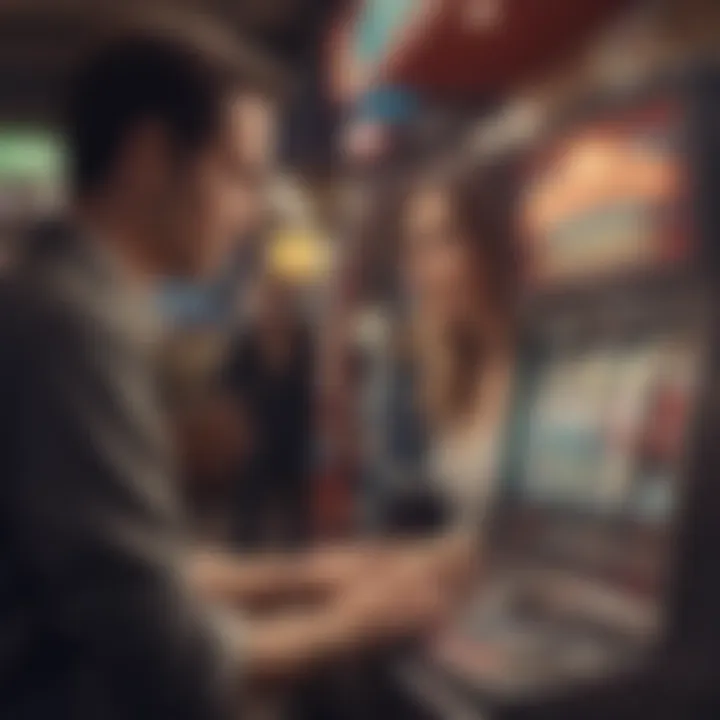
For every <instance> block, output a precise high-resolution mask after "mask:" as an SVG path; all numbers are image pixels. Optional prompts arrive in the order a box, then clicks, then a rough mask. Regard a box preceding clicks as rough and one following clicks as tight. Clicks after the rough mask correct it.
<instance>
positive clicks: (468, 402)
mask: <svg viewBox="0 0 720 720" xmlns="http://www.w3.org/2000/svg"><path fill="white" fill-rule="evenodd" d="M512 176H513V172H512V167H511V166H510V165H505V164H496V165H493V166H489V167H482V168H477V167H472V168H467V167H452V168H445V169H441V170H436V171H435V172H432V173H428V174H427V175H424V176H423V177H422V178H421V179H420V181H419V182H417V183H414V184H413V186H412V188H411V194H413V193H415V192H422V191H427V190H429V191H436V192H441V193H443V195H445V196H446V197H447V199H448V201H449V203H450V206H451V212H452V214H453V221H454V222H455V223H456V225H457V229H458V231H459V236H460V237H461V238H462V239H463V240H464V241H465V242H466V243H467V249H468V254H469V256H470V258H471V260H472V263H473V267H474V268H475V270H476V273H475V274H476V276H477V282H478V286H480V284H482V285H483V286H484V291H483V292H484V295H483V297H482V298H479V299H478V301H479V302H482V303H485V304H486V306H485V307H484V308H483V309H482V310H480V309H478V316H477V317H476V318H472V317H471V318H468V319H467V320H466V321H465V322H463V323H461V324H459V325H456V326H454V327H448V328H447V329H446V330H445V332H443V334H442V336H441V337H437V336H436V337H435V338H432V339H430V338H427V337H426V338H425V341H424V342H423V332H422V325H423V318H422V317H419V318H416V321H417V325H416V328H417V329H418V331H419V332H418V340H419V342H418V345H417V349H418V354H419V355H418V361H419V370H420V381H421V397H422V400H423V403H424V406H425V407H424V411H425V413H426V414H427V416H428V419H429V421H430V423H431V424H432V425H435V426H437V425H440V426H446V425H448V424H452V423H454V422H455V421H457V420H458V419H461V418H463V417H466V416H467V415H468V414H469V413H471V412H472V411H473V410H474V409H475V407H476V403H477V401H478V387H479V385H480V383H481V381H482V374H483V371H484V370H485V368H486V362H487V359H488V357H489V355H491V354H492V353H494V352H497V351H501V352H502V351H503V350H504V349H506V348H507V346H508V345H509V344H510V343H511V342H512V336H513V333H514V327H515V320H516V306H517V299H518V294H519V288H518V283H519V267H518V256H517V252H516V243H515V231H514V224H515V223H514V207H513V205H514V203H513V181H512Z"/></svg>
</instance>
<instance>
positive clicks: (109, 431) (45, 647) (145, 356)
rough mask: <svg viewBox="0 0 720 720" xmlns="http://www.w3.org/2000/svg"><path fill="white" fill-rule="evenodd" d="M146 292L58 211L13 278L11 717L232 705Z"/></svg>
mask: <svg viewBox="0 0 720 720" xmlns="http://www.w3.org/2000/svg"><path fill="white" fill-rule="evenodd" d="M152 317H153V314H152V312H151V307H150V305H149V304H148V302H147V298H146V297H144V296H143V293H142V292H140V291H139V290H138V289H137V288H132V287H130V285H129V284H128V283H127V282H126V281H125V279H124V278H123V277H122V274H121V273H119V272H117V268H115V267H114V266H113V262H112V261H111V259H110V258H109V257H105V256H103V255H102V253H101V252H99V251H98V250H97V248H94V247H93V246H92V245H91V244H90V243H86V242H83V241H81V240H79V238H78V237H76V236H75V235H74V234H73V233H72V232H70V231H68V230H62V229H60V228H54V229H52V230H49V231H47V230H46V231H45V232H43V233H40V234H39V235H38V236H37V237H35V238H34V239H33V240H32V242H31V243H30V246H29V247H28V253H27V258H26V260H25V262H23V264H22V266H21V268H20V270H19V271H18V272H17V273H16V275H15V276H13V277H12V278H10V279H8V280H7V281H4V284H3V285H2V286H1V287H0V423H1V425H2V427H1V428H0V444H1V452H0V463H1V464H2V465H1V468H2V469H1V470H0V476H1V477H2V483H1V485H0V488H1V489H0V513H1V514H2V517H1V518H0V717H2V718H4V719H5V720H8V719H12V718H23V719H24V718H33V719H34V718H38V719H40V718H42V719H43V720H44V719H45V718H53V719H54V720H58V719H60V718H63V719H64V718H68V719H69V718H77V719H78V720H85V719H86V718H88V719H89V718H93V719H96V718H97V719H98V720H113V719H114V718H117V719H118V720H119V719H125V718H127V719H132V720H139V719H141V718H153V720H163V719H165V718H167V719H168V720H170V719H171V718H172V720H181V719H187V720H201V719H202V720H215V719H218V720H220V719H223V720H224V719H225V718H228V717H230V716H231V715H232V714H233V710H234V709H235V707H234V705H235V699H236V698H235V693H234V689H235V686H236V681H237V680H238V673H237V667H236V666H237V659H238V657H237V655H238V649H237V643H238V637H237V636H236V635H235V633H236V629H235V627H234V625H232V626H231V627H230V628H228V626H226V625H223V628H222V629H221V628H220V627H219V626H218V623H217V616H216V614H215V613H214V611H212V610H211V609H210V608H208V607H206V606H205V605H204V604H203V603H202V602H201V601H199V600H198V599H197V598H196V597H194V595H193V594H192V592H191V591H190V589H189V588H188V587H187V586H186V585H185V584H184V582H183V580H182V576H181V575H182V573H181V563H182V558H183V551H184V548H183V538H182V529H181V523H180V518H179V509H178V507H177V503H176V497H175V490H174V488H173V479H174V478H173V467H172V460H171V453H170V452H169V447H168V443H167V440H166V438H165V428H164V423H163V418H162V412H161V409H160V405H159V402H158V398H157V397H156V393H157V383H156V382H155V378H154V377H153V355H154V352H155V341H156V340H157V328H156V326H155V325H154V322H153V321H152Z"/></svg>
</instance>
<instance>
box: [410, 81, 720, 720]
mask: <svg viewBox="0 0 720 720" xmlns="http://www.w3.org/2000/svg"><path fill="white" fill-rule="evenodd" d="M718 181H720V84H718V78H717V77H716V76H715V75H714V73H713V72H711V71H706V70H698V69H695V70H693V71H688V70H684V71H682V72H679V71H678V72H676V74H675V76H674V77H672V78H667V77H666V78H663V79H656V80H654V81H652V82H646V83H645V86H644V87H642V88H638V87H634V88H624V89H623V90H621V91H616V92H613V93H607V94H606V95H605V96H604V97H602V98H600V99H597V100H594V101H593V102H592V103H588V104H586V105H585V106H584V107H583V108H581V109H579V110H578V109H575V110H574V111H573V112H572V113H569V114H568V116H567V117H565V118H564V119H562V121H559V122H557V123H554V124H553V127H552V128H550V129H548V130H547V131H546V132H544V133H543V134H542V137H541V138H539V139H538V140H537V141H534V142H533V148H532V149H531V151H530V152H529V157H528V159H527V162H525V163H523V170H522V172H521V180H520V187H519V191H518V197H517V216H518V223H519V232H518V235H519V241H520V243H521V245H522V248H523V256H524V301H523V310H522V314H521V323H520V333H519V337H520V342H519V352H518V361H517V369H516V381H515V390H514V400H513V403H512V408H511V412H510V419H509V423H508V430H507V438H506V443H505V445H506V448H505V451H504V455H505V461H504V464H503V470H502V472H501V477H500V478H499V480H500V487H499V491H498V493H499V499H498V507H497V511H496V513H495V517H494V520H493V523H492V528H491V532H490V534H489V538H488V539H487V541H486V544H487V546H488V547H489V549H490V550H489V553H488V555H489V557H488V558H487V562H488V568H487V571H486V572H485V574H484V576H483V579H482V581H481V582H480V583H479V586H478V588H477V591H476V593H475V595H474V597H473V599H472V602H471V603H469V605H468V606H467V607H466V608H464V609H463V611H462V612H461V613H460V614H459V615H458V616H457V617H456V618H455V619H454V620H453V622H452V623H451V625H450V626H449V627H447V628H445V629H444V630H443V632H441V633H440V635H439V636H438V637H437V638H436V639H434V640H433V642H432V643H431V644H430V647H429V648H428V649H426V650H425V651H423V652H422V653H419V654H418V655H417V656H416V657H414V658H412V659H411V660H409V661H408V662H407V663H406V664H405V665H403V666H402V667H401V668H400V670H401V673H400V674H401V675H402V677H403V682H404V683H405V684H406V686H408V687H411V688H412V689H413V692H414V693H415V694H416V695H417V696H418V697H421V699H422V700H423V703H422V704H423V705H424V706H425V707H427V708H431V709H432V712H431V715H435V716H437V717H447V718H451V720H456V718H458V719H459V718H545V717H547V718H554V719H555V720H558V719H560V718H568V719H570V718H578V719H580V718H582V719H583V720H587V719H588V718H594V717H598V718H611V717H612V718H613V719H614V720H616V719H617V718H625V717H627V718H641V717H642V718H675V719H679V718H694V717H708V716H717V715H709V714H708V713H709V710H708V708H709V707H711V706H712V707H713V708H716V707H717V706H716V705H715V704H714V703H715V692H716V691H715V690H714V685H716V683H715V681H714V680H713V679H712V673H713V671H712V668H713V667H718V666H720V665H718V663H717V659H718V655H720V652H719V651H718V646H720V642H719V640H718V639H719V638H720V633H718V629H719V627H720V619H719V618H718V617H717V616H720V602H718V600H719V599H720V598H719V596H720V592H719V590H718V577H717V576H718V575H720V566H719V565H718V563H717V561H716V559H715V557H714V556H715V553H716V552H717V550H716V548H720V497H717V496H718V495H719V494H720V493H719V491H718V490H719V489H720V485H718V483H720V477H717V474H718V470H720V463H719V462H718V457H717V455H716V454H717V447H718V446H720V422H719V421H718V417H719V416H718V407H719V405H718V399H719V397H718V390H719V388H718V380H717V379H716V378H717V372H716V357H717V353H718V349H719V347H720V345H719V344H718V332H717V328H718V323H717V318H716V315H717V308H718V307H720V304H719V300H720V297H718V295H719V287H718V276H717V272H718V246H720V210H719V209H720V201H719V200H718V199H717V198H716V197H715V195H716V194H718V193H720V182H718Z"/></svg>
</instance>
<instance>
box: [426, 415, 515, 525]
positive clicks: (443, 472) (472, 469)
mask: <svg viewBox="0 0 720 720" xmlns="http://www.w3.org/2000/svg"><path fill="white" fill-rule="evenodd" d="M500 432H501V428H500V427H493V428H492V429H490V428H488V427H487V424H483V425H482V426H479V425H478V423H475V424H474V425H473V424H471V425H469V426H468V427H464V428H461V429H460V430H459V431H457V432H453V433H448V434H446V435H444V436H443V437H440V438H438V439H437V441H436V442H435V443H434V445H433V447H432V449H431V454H430V470H431V477H432V478H433V482H434V483H435V484H436V487H437V488H438V490H439V491H440V492H441V493H442V494H443V495H444V496H445V497H446V498H448V499H449V501H450V506H451V510H452V513H453V521H454V522H455V523H457V524H459V525H468V526H469V527H472V528H478V527H479V526H480V524H481V523H482V521H483V520H484V517H485V515H486V513H487V510H488V507H489V505H490V502H491V500H492V494H493V490H494V484H495V477H496V475H497V471H498V464H499V455H500Z"/></svg>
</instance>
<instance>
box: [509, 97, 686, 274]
mask: <svg viewBox="0 0 720 720" xmlns="http://www.w3.org/2000/svg"><path fill="white" fill-rule="evenodd" d="M674 119H675V118H674V117H673V113H672V112H671V111H670V110H669V109H667V108H661V109H658V108H654V109H653V110H652V111H649V112H644V113H641V114H639V115H638V116H637V117H631V118H628V119H626V120H625V121H624V122H611V123H610V122H608V123H605V124H599V125H594V126H591V127H589V128H587V129H583V130H580V131H578V132H576V133H573V134H571V135H569V136H567V137H565V138H563V139H562V140H560V141H559V142H557V143H555V144H554V145H552V146H551V147H550V149H549V150H547V151H546V152H544V153H543V154H542V157H541V158H540V159H539V162H538V163H537V164H536V165H535V168H536V170H535V172H534V173H533V176H532V180H531V182H530V184H529V187H528V189H527V191H526V193H525V197H524V200H523V203H522V207H521V223H522V228H521V230H522V236H523V238H524V240H525V247H526V251H527V260H528V271H529V275H530V278H531V282H533V284H540V285H552V284H555V283H560V284H562V283H565V282H573V281H582V280H584V279H587V278H588V277H595V276H607V275H608V274H614V273H619V272H623V271H632V270H642V269H644V268H652V267H658V266H659V265H666V264H668V263H674V262H676V261H679V260H681V259H682V258H684V257H685V256H686V255H687V252H688V246H687V240H688V233H687V230H688V228H687V227H685V226H684V220H685V218H683V217H682V212H681V210H682V207H683V205H682V203H681V201H682V199H683V191H684V188H685V185H686V182H685V177H684V165H683V163H682V161H681V157H680V153H679V148H678V146H677V138H676V137H675V136H674V129H675V128H676V127H677V123H676V122H673V120H674Z"/></svg>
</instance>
